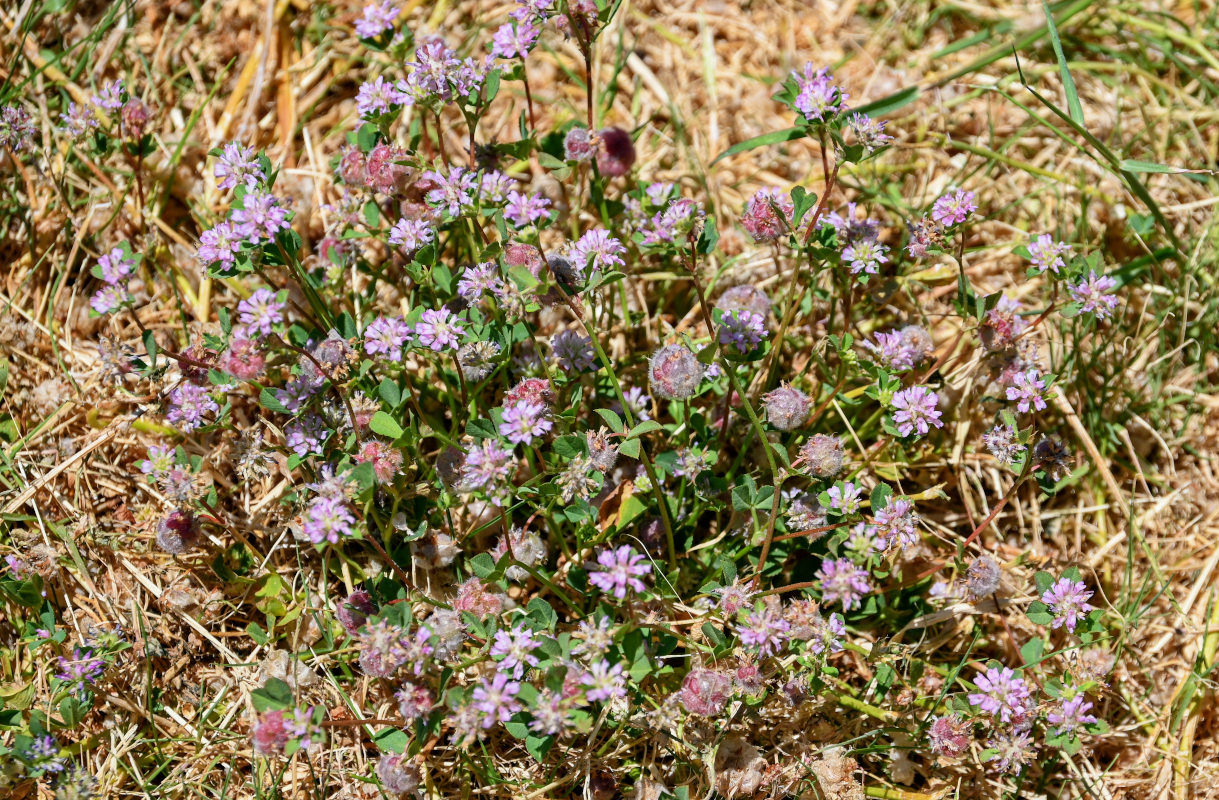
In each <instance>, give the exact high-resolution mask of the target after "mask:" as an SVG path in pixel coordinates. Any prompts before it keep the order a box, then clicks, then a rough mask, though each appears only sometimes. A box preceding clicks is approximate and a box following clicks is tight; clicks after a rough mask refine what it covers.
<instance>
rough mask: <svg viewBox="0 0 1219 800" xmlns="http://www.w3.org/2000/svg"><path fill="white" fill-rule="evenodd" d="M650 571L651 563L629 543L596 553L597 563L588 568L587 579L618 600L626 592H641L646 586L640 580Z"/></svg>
mask: <svg viewBox="0 0 1219 800" xmlns="http://www.w3.org/2000/svg"><path fill="white" fill-rule="evenodd" d="M651 572H652V565H651V564H649V563H648V562H647V559H646V558H644V557H643V556H642V555H640V554H639V553H636V552H635V550H634V548H632V547H631V546H630V545H627V544H624V545H622V546H621V547H618V548H617V549H614V548H610V547H607V548H605V549H604V550H602V551H601V552H600V553H598V554H597V563H596V565H595V566H593V567H591V568H590V571H589V573H588V581H589V583H591V584H592V585H593V586H596V587H597V588H598V589H600V590H601V591H603V592H606V593H608V594H612V595H613V596H614V597H616V598H618V599H619V600H621V599H623V598H624V597H626V595H627V592H642V591H645V590H646V589H647V588H648V587H647V585H646V584H645V583H644V582H643V581H641V580H640V577H641V576H643V575H648V574H650V573H651Z"/></svg>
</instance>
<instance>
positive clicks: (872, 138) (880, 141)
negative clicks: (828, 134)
mask: <svg viewBox="0 0 1219 800" xmlns="http://www.w3.org/2000/svg"><path fill="white" fill-rule="evenodd" d="M888 124H889V123H888V122H886V121H878V120H874V119H872V118H871V117H869V116H868V115H867V114H858V113H856V114H852V115H851V118H850V119H848V120H847V128H848V129H849V130H850V131H851V133H853V134H854V135H855V141H856V143H858V144H861V145H863V147H864V149H866V150H867V151H868V152H869V153H874V152H876V150H877V149H878V148H880V147H883V146H885V145H886V144H888V143H889V142H891V141H893V137H892V136H890V135H888V134H887V133H885V126H886V125H888Z"/></svg>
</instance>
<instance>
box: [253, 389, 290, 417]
mask: <svg viewBox="0 0 1219 800" xmlns="http://www.w3.org/2000/svg"><path fill="white" fill-rule="evenodd" d="M258 404H259V405H260V406H262V407H263V408H265V409H266V410H268V411H274V412H275V413H277V414H287V413H288V409H287V408H285V407H284V404H283V403H281V402H279V398H278V397H276V396H275V392H274V391H273V390H271V389H263V390H262V391H261V392H259V393H258Z"/></svg>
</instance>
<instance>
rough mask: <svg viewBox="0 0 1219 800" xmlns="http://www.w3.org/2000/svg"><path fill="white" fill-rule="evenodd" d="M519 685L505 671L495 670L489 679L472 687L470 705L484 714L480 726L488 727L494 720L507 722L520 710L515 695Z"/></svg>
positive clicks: (518, 690)
mask: <svg viewBox="0 0 1219 800" xmlns="http://www.w3.org/2000/svg"><path fill="white" fill-rule="evenodd" d="M520 690H521V685H520V683H518V682H517V681H514V680H512V679H510V678H509V677H508V675H507V674H506V673H503V672H496V673H495V674H494V675H493V676H491V679H490V680H487V681H484V682H483V683H481V684H480V685H478V686H475V687H474V692H473V694H472V695H471V697H472V698H473V702H472V703H471V705H472V706H473V707H474V708H475V709H476V710H477V711H480V712H481V713H482V714H484V717H483V721H482V727H484V728H490V727H491V726H492V725H494V724H495V723H496V722H507V721H508V720H510V719H512V715H513V714H515V713H516V712H518V711H520V710H521V704H520V701H518V700H517V699H516V695H517V693H518V692H520Z"/></svg>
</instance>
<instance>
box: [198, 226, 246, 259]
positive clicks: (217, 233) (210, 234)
mask: <svg viewBox="0 0 1219 800" xmlns="http://www.w3.org/2000/svg"><path fill="white" fill-rule="evenodd" d="M244 239H245V237H244V236H243V235H241V234H240V233H238V232H237V230H236V229H235V228H234V227H233V224H232V223H231V222H221V223H218V224H217V225H216V227H214V228H211V229H210V230H206V231H204V232H203V233H201V234H199V250H198V251H197V252H196V254H195V257H196V258H198V259H199V261H200V262H202V263H204V264H216V263H219V264H220V266H221V267H222V268H223V269H226V270H228V269H232V268H233V264H234V263H236V260H237V259H236V256H237V251H238V250H239V249H240V247H241V243H242V241H244Z"/></svg>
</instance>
